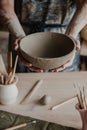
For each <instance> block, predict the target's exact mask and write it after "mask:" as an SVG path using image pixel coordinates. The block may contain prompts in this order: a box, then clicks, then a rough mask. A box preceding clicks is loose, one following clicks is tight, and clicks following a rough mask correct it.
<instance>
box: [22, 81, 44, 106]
mask: <svg viewBox="0 0 87 130" xmlns="http://www.w3.org/2000/svg"><path fill="white" fill-rule="evenodd" d="M42 83H43V80H38V81H37V82H36V83H35V85H34V86H33V87H32V88H31V90H30V91H29V92H28V94H27V95H26V96H25V97H24V99H23V100H22V101H21V102H20V103H21V104H27V103H28V102H29V100H30V98H31V97H32V95H33V94H34V93H35V92H36V90H37V89H38V88H39V87H40V86H41V84H42Z"/></svg>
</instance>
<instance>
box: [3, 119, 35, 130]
mask: <svg viewBox="0 0 87 130" xmlns="http://www.w3.org/2000/svg"><path fill="white" fill-rule="evenodd" d="M31 123H36V121H32V122H29V123H22V124H20V125H17V126H13V127H10V128H7V129H4V130H16V129H19V128H22V127H25V126H27V125H28V124H31Z"/></svg>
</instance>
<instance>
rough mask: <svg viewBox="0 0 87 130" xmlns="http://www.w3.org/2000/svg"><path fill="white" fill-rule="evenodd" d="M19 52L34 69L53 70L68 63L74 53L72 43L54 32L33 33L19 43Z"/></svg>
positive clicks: (66, 37)
mask: <svg viewBox="0 0 87 130" xmlns="http://www.w3.org/2000/svg"><path fill="white" fill-rule="evenodd" d="M20 52H21V54H22V56H23V57H24V59H25V60H27V61H28V62H30V63H32V64H33V66H34V67H37V68H41V69H45V70H48V69H54V68H57V67H60V66H61V65H63V64H65V63H66V62H67V61H69V60H70V59H71V58H72V56H73V54H74V53H75V44H74V41H73V40H72V39H71V38H70V37H68V36H67V35H64V34H60V33H54V32H40V33H34V34H31V35H28V36H26V37H24V38H23V39H22V40H21V41H20Z"/></svg>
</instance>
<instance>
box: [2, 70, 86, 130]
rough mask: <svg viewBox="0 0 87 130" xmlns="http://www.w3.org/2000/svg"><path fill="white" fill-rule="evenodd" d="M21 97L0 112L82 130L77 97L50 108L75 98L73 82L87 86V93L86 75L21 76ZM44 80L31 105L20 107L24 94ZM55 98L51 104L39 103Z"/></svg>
mask: <svg viewBox="0 0 87 130" xmlns="http://www.w3.org/2000/svg"><path fill="white" fill-rule="evenodd" d="M17 76H18V79H19V80H18V83H17V87H18V89H19V95H18V98H17V102H16V103H15V104H14V105H9V106H4V105H0V110H5V111H8V112H12V113H16V114H20V115H24V116H31V117H34V118H37V119H41V120H46V121H49V122H54V123H58V124H62V125H65V126H70V127H75V128H79V129H80V128H81V126H82V124H81V118H80V115H79V112H78V111H77V110H76V109H75V104H76V103H77V102H78V101H77V98H75V99H74V100H72V101H70V102H68V103H66V104H64V105H62V106H61V107H59V108H57V109H55V110H50V107H51V106H53V105H55V104H58V103H60V102H62V101H64V100H66V99H68V98H71V97H72V96H74V95H75V88H74V87H73V83H75V84H79V85H80V86H81V87H83V85H84V86H85V92H86V93H87V72H63V73H20V74H17ZM40 79H43V84H42V85H41V86H40V87H39V88H38V90H36V92H35V93H34V94H33V95H32V96H31V98H30V100H29V103H28V104H20V102H21V101H22V99H23V98H24V97H25V95H26V94H27V93H28V92H29V90H30V89H31V88H32V87H33V85H34V84H35V83H36V81H38V80H40ZM45 94H47V95H49V96H51V97H52V101H51V103H50V104H49V105H40V104H38V100H39V99H40V98H41V97H42V96H43V95H45Z"/></svg>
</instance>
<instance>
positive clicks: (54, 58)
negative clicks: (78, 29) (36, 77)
mask: <svg viewBox="0 0 87 130" xmlns="http://www.w3.org/2000/svg"><path fill="white" fill-rule="evenodd" d="M43 33H54V34H60V35H63V36H66V37H68V38H69V39H70V40H71V41H72V43H73V49H72V51H70V52H69V53H67V54H66V55H63V56H60V57H53V58H42V57H39V56H34V55H31V54H28V53H26V52H24V50H22V49H21V46H20V44H21V42H22V41H23V40H24V39H25V38H27V37H29V36H31V35H33V34H43ZM19 48H20V49H19V50H20V52H22V51H23V52H24V53H26V54H27V55H29V56H30V57H31V58H34V59H37V60H38V59H40V60H45V61H52V60H56V59H61V58H64V57H66V56H67V55H69V54H71V53H72V52H73V51H75V48H76V45H75V41H74V39H73V38H71V37H70V36H68V35H67V34H62V33H57V32H37V33H32V34H30V35H27V36H25V37H23V38H22V39H21V40H20V43H19ZM21 54H22V53H21ZM22 56H23V55H22ZM23 57H24V56H23Z"/></svg>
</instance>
